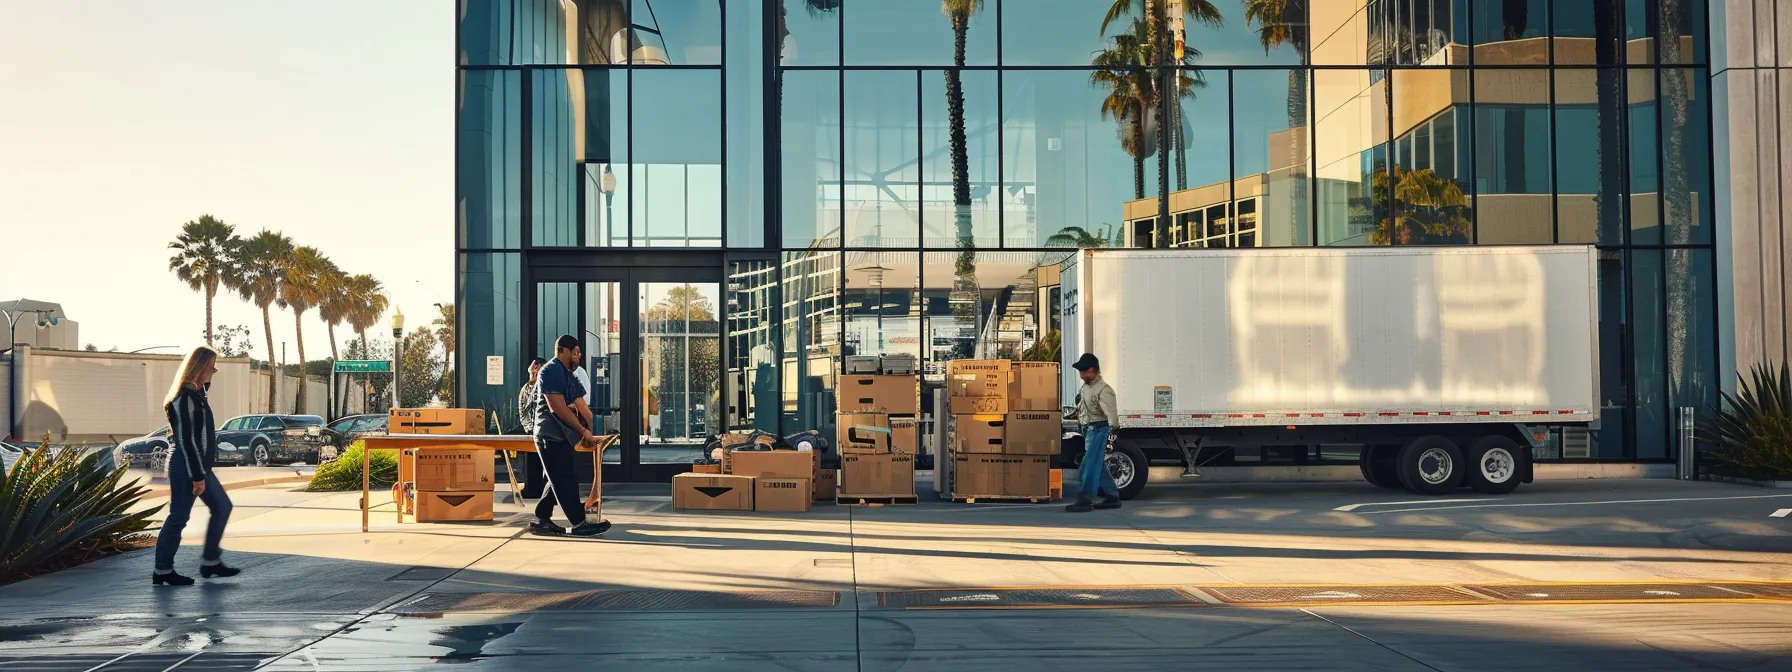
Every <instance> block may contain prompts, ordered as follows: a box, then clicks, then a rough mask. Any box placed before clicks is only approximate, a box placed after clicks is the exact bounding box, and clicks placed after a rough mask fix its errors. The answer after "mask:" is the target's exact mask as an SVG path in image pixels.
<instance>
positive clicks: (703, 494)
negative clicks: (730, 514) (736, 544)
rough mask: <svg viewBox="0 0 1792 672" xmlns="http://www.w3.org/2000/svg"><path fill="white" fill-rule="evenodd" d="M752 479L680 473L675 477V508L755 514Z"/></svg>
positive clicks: (673, 504) (673, 499) (673, 492)
mask: <svg viewBox="0 0 1792 672" xmlns="http://www.w3.org/2000/svg"><path fill="white" fill-rule="evenodd" d="M753 481H754V478H753V477H752V476H738V475H734V474H678V475H677V476H673V477H672V508H673V509H676V510H679V511H752V510H753V485H754V483H753Z"/></svg>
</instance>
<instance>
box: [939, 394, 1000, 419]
mask: <svg viewBox="0 0 1792 672" xmlns="http://www.w3.org/2000/svg"><path fill="white" fill-rule="evenodd" d="M946 403H947V405H948V406H949V408H948V409H947V410H949V411H951V412H952V414H953V415H1003V414H1006V413H1007V412H1008V398H1007V397H952V399H951V400H949V401H947V402H946Z"/></svg>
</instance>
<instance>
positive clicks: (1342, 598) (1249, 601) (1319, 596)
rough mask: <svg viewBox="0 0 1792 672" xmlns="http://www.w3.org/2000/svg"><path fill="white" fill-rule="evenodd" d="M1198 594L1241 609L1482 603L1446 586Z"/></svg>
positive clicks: (1213, 589)
mask: <svg viewBox="0 0 1792 672" xmlns="http://www.w3.org/2000/svg"><path fill="white" fill-rule="evenodd" d="M1201 590H1203V591H1206V592H1207V593H1208V594H1209V595H1212V596H1214V597H1216V598H1219V599H1220V601H1222V602H1225V603H1227V604H1236V605H1242V606H1263V605H1288V604H1292V605H1311V604H1334V603H1335V604H1363V603H1386V602H1394V603H1398V602H1469V603H1473V602H1485V601H1486V598H1482V597H1480V596H1477V595H1471V594H1469V593H1466V592H1463V591H1460V590H1456V589H1455V588H1452V587H1450V586H1202V587H1201Z"/></svg>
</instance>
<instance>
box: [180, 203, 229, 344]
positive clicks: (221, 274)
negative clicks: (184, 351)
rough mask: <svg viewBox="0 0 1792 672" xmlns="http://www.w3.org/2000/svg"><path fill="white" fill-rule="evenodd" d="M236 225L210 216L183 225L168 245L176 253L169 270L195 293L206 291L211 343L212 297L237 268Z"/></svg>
mask: <svg viewBox="0 0 1792 672" xmlns="http://www.w3.org/2000/svg"><path fill="white" fill-rule="evenodd" d="M241 242H242V241H241V240H239V239H238V238H237V237H236V227H234V226H231V225H229V224H225V223H224V222H223V221H222V220H219V219H217V218H216V217H213V216H211V215H200V216H199V219H197V220H195V221H190V222H187V223H186V224H183V225H181V227H180V235H179V236H177V237H176V238H175V239H174V242H172V243H169V244H168V249H171V250H174V256H173V257H171V258H169V259H168V270H170V271H173V272H174V277H177V278H180V281H181V282H184V283H187V287H189V288H191V289H192V290H193V291H195V292H203V293H204V294H205V344H206V345H211V344H212V300H213V299H215V298H217V296H218V287H219V286H220V285H223V284H224V281H225V279H226V278H229V277H230V276H231V275H232V274H233V273H234V272H235V271H234V269H233V268H232V265H233V264H234V263H235V259H236V246H237V245H238V244H240V243H241Z"/></svg>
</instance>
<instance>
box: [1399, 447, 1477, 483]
mask: <svg viewBox="0 0 1792 672" xmlns="http://www.w3.org/2000/svg"><path fill="white" fill-rule="evenodd" d="M1465 466H1466V465H1465V464H1464V463H1463V460H1462V449H1460V448H1457V447H1456V444H1455V443H1451V442H1450V440H1449V439H1446V438H1444V437H1441V436H1421V437H1418V438H1416V439H1413V440H1411V441H1408V442H1407V443H1406V445H1405V446H1403V447H1401V448H1400V457H1399V458H1398V460H1397V462H1396V467H1397V468H1398V469H1399V473H1400V484H1401V485H1404V486H1406V489H1407V490H1411V491H1413V492H1415V493H1418V494H1421V495H1442V494H1447V493H1449V492H1450V491H1451V490H1455V489H1456V484H1458V483H1461V482H1462V472H1464V471H1467V469H1465V468H1464V467H1465Z"/></svg>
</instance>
